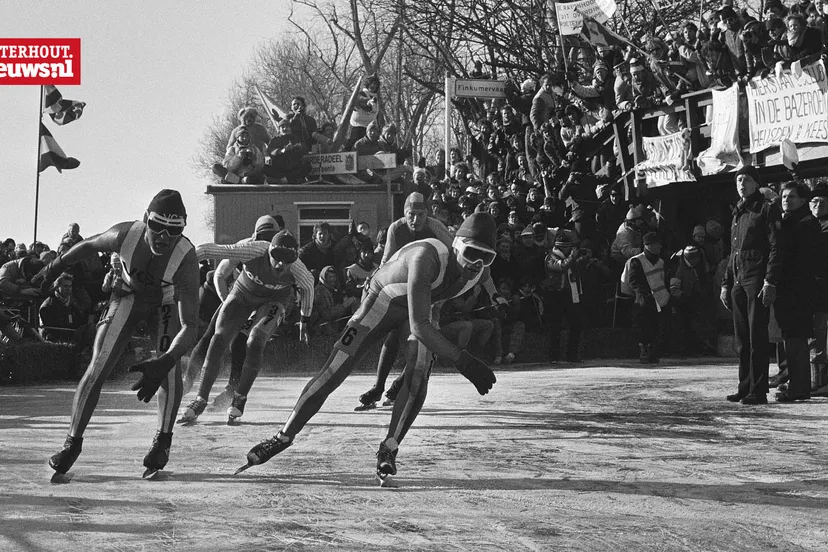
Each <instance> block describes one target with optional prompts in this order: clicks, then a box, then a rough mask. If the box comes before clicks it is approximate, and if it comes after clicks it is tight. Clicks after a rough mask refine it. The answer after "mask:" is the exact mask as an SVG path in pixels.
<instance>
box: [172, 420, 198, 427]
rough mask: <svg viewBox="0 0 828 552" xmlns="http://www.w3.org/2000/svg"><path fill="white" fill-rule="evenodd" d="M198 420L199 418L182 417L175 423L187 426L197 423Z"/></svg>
mask: <svg viewBox="0 0 828 552" xmlns="http://www.w3.org/2000/svg"><path fill="white" fill-rule="evenodd" d="M197 420H198V418H193V419H190V418H181V419H180V420H178V421H177V422H175V423H177V424H178V425H181V426H184V427H187V426H191V425H193V424H195V423H196V421H197Z"/></svg>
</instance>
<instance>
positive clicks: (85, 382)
mask: <svg viewBox="0 0 828 552" xmlns="http://www.w3.org/2000/svg"><path fill="white" fill-rule="evenodd" d="M186 224H187V212H186V210H185V208H184V204H183V202H182V201H181V195H180V194H179V193H178V192H177V191H175V190H161V191H160V192H159V193H158V194H157V195H156V196H155V197H154V198H153V199H152V201H151V202H150V204H149V207H148V208H147V211H146V213H145V215H144V220H143V222H142V221H135V222H122V223H120V224H116V225H115V226H113V227H112V228H110V229H109V230H107V231H106V232H104V233H102V234H98V235H96V236H93V237H91V238H88V239H85V240H83V241H80V242H78V243H77V244H75V245H74V246H72V247H71V248H70V249H69V250H68V251H66V252H65V253H63V254H62V255H61V256H60V257H57V258H56V259H55V260H53V261H52V262H51V263H49V265H48V267H47V269H46V270H45V271H44V272H43V273H41V274H42V277H41V280H42V282H41V283H40V285H41V290H46V289H49V287H50V286H51V284H52V282H53V281H54V280H55V279H56V278H57V277H58V276H60V274H61V273H62V272H63V271H64V269H65V268H66V267H69V266H72V265H74V264H75V263H77V262H79V261H82V260H84V259H86V258H88V257H91V256H93V255H97V254H99V253H102V252H107V251H108V252H115V253H118V255H119V256H120V258H121V262H122V264H123V275H122V278H123V286H122V287H121V288H120V289H119V290H118V291H117V292H113V293H112V298H111V299H110V302H109V305H108V306H107V309H106V312H104V314H103V315H102V316H101V321H100V322H99V323H98V328H97V334H96V336H95V343H94V348H93V353H92V360H91V362H90V363H89V367H88V368H87V369H86V373H85V374H84V375H83V378H81V381H80V383H79V384H78V388H77V390H76V391H75V398H74V401H73V403H72V417H71V422H70V424H69V434H68V435H67V437H66V442H65V443H64V445H63V449H61V450H60V451H59V452H58V453H56V454H55V455H54V456H52V457H51V458H50V460H49V466H51V467H52V469H53V470H55V472H57V474H65V473H66V472H67V471H69V469H70V468H71V467H72V464H74V463H75V460H77V458H78V455H79V454H80V453H81V447H82V445H83V434H84V431H85V430H86V426H87V425H88V423H89V420H90V418H91V417H92V412H93V411H94V410H95V406H96V405H97V404H98V398H99V397H100V394H101V388H102V387H103V384H104V382H105V381H106V380H107V378H108V377H109V374H110V373H111V372H112V369H113V368H114V367H115V364H116V362H117V361H118V358H119V357H120V356H121V354H122V353H123V351H124V349H125V348H126V345H127V343H128V342H129V339H130V338H131V337H132V335H133V332H134V330H135V328H136V326H137V325H138V323H139V321H141V320H143V319H146V318H148V317H151V316H155V317H156V319H157V321H158V332H157V340H158V341H157V350H158V356H157V357H156V358H153V359H150V360H146V361H144V362H141V363H140V364H137V365H135V366H132V367H131V368H130V369H129V371H130V372H138V373H140V375H141V379H140V380H139V381H138V382H137V383H136V384H135V385H133V386H132V390H133V391H138V399H139V400H141V401H144V402H149V401H150V399H151V398H152V397H153V396H154V395H155V393H156V391H158V390H159V387H160V391H159V392H158V431H157V433H156V435H155V439H153V442H152V446H151V447H150V450H149V452H148V453H147V455H146V456H145V457H144V467H145V468H147V471H146V472H145V476H149V475H153V474H154V473H156V472H157V471H158V470H160V469H163V468H164V466H165V465H166V464H167V461H168V460H169V455H170V444H171V443H172V428H173V424H174V423H175V414H176V412H177V411H178V406H179V404H180V402H181V395H182V385H181V368H180V366H179V364H178V361H179V360H180V359H181V356H182V355H184V353H186V352H187V351H188V350H189V349H190V348H191V347H192V346H193V344H194V342H195V339H196V335H197V332H198V261H197V259H196V254H195V248H194V247H193V245H192V244H191V243H190V240H188V239H187V238H185V237H184V236H183V232H184V227H185V226H186Z"/></svg>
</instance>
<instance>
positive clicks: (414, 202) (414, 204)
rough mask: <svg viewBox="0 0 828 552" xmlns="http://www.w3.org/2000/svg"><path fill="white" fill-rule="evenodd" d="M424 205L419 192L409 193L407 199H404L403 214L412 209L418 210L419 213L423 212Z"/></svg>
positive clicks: (423, 199)
mask: <svg viewBox="0 0 828 552" xmlns="http://www.w3.org/2000/svg"><path fill="white" fill-rule="evenodd" d="M425 208H426V203H425V198H424V197H423V194H421V193H420V192H411V193H410V194H408V197H407V198H405V205H404V206H403V212H404V213H407V212H408V211H411V210H412V209H418V210H420V211H425Z"/></svg>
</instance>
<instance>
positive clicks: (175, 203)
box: [147, 189, 187, 226]
mask: <svg viewBox="0 0 828 552" xmlns="http://www.w3.org/2000/svg"><path fill="white" fill-rule="evenodd" d="M147 212H150V213H155V214H156V215H158V216H159V217H160V218H161V219H167V221H166V222H168V223H169V224H171V225H173V226H183V225H182V224H181V219H183V220H184V221H186V220H187V209H185V208H184V202H183V201H182V200H181V194H179V193H178V192H177V191H176V190H167V189H165V190H161V191H160V192H158V193H157V194H155V197H154V198H152V201H150V204H149V207H147Z"/></svg>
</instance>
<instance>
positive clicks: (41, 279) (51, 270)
mask: <svg viewBox="0 0 828 552" xmlns="http://www.w3.org/2000/svg"><path fill="white" fill-rule="evenodd" d="M65 269H66V265H64V264H63V255H60V256H58V257H55V258H54V259H53V260H52V261H51V262H50V263H49V264H48V265H46V268H44V269H43V270H41V271H40V272H38V273H37V274H36V275H35V277H34V278H32V284H34V285H40V293H42V294H43V295H49V292H50V291H52V284H53V283H54V281H55V280H57V277H58V276H60V275H61V274H63V271H64V270H65Z"/></svg>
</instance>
